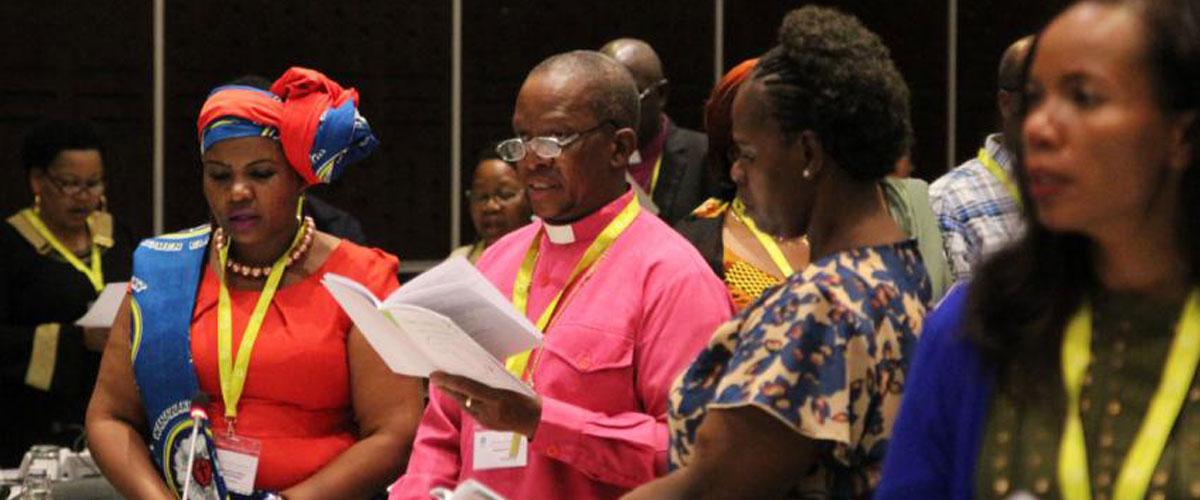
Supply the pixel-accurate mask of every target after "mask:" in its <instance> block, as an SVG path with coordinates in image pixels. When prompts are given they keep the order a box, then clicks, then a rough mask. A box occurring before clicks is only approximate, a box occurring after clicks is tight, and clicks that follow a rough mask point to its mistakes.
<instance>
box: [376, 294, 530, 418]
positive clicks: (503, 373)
mask: <svg viewBox="0 0 1200 500" xmlns="http://www.w3.org/2000/svg"><path fill="white" fill-rule="evenodd" d="M386 312H387V314H388V316H389V318H390V319H392V320H393V321H394V322H395V324H396V325H398V327H399V328H400V330H402V331H403V332H404V334H405V335H406V336H407V337H408V338H409V339H411V340H412V341H413V344H414V345H415V346H416V347H417V349H418V350H419V351H421V352H422V353H423V354H424V355H425V357H426V359H428V360H429V362H430V364H431V365H432V366H433V367H434V368H436V369H437V370H439V371H443V372H446V373H449V374H451V375H458V376H460V377H466V378H469V379H471V380H474V381H476V382H479V383H481V384H484V385H487V386H489V387H494V388H496V389H504V390H508V391H513V392H517V393H521V394H524V395H526V396H529V397H536V393H534V392H533V389H530V388H529V386H528V385H526V384H525V383H524V382H522V381H521V380H520V379H518V378H517V377H514V376H513V375H512V374H511V373H509V372H508V370H506V369H505V368H504V363H502V362H501V361H500V360H499V359H497V358H495V357H493V356H492V355H491V354H489V353H488V352H487V351H486V350H484V348H483V347H481V346H480V345H479V344H477V343H475V341H473V340H471V337H470V336H468V335H467V334H466V332H464V331H462V329H461V328H459V327H458V325H455V324H454V322H453V321H450V319H449V318H446V317H445V316H442V315H440V314H438V313H436V312H433V311H430V310H428V309H424V308H421V307H418V306H412V305H408V304H396V305H393V306H389V307H388V308H387V309H386ZM363 335H366V332H363ZM380 355H381V356H382V355H383V353H380ZM432 372H433V370H430V373H432ZM422 376H425V377H428V376H429V373H426V374H424V375H422Z"/></svg>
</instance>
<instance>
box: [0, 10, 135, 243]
mask: <svg viewBox="0 0 1200 500" xmlns="http://www.w3.org/2000/svg"><path fill="white" fill-rule="evenodd" d="M0 19H5V20H7V21H8V22H6V23H5V29H6V36H5V42H4V46H5V48H4V50H0V164H2V165H4V167H5V169H6V170H7V171H8V172H9V176H8V181H7V182H2V183H0V214H3V215H4V216H5V217H7V215H8V214H9V213H11V212H13V211H15V210H16V209H18V208H20V207H22V206H27V205H29V204H30V203H31V202H32V196H31V195H30V194H29V183H28V182H26V180H25V175H24V173H23V171H22V169H21V166H20V165H21V162H20V150H21V141H22V139H23V138H24V136H25V133H26V131H27V130H28V129H29V127H30V126H31V125H33V124H34V123H35V122H37V121H38V120H41V119H43V118H47V117H59V118H83V119H88V120H91V121H93V122H94V123H95V124H96V126H97V128H98V129H99V131H100V132H101V136H102V138H103V139H104V142H105V144H106V147H107V149H108V155H107V156H106V157H105V167H106V177H107V181H108V186H107V196H108V199H109V205H110V208H111V210H112V211H113V212H114V213H116V214H118V223H120V224H123V225H125V226H127V227H128V228H129V229H131V230H132V231H133V232H134V233H135V234H138V235H146V234H149V233H150V232H151V229H152V228H151V225H152V221H151V218H152V214H151V212H150V211H149V210H143V209H142V208H143V207H149V206H150V190H151V179H150V175H149V173H150V162H151V141H152V139H153V123H152V119H151V111H152V108H151V106H152V104H151V94H150V86H151V71H150V59H151V53H152V45H151V41H150V33H151V24H150V4H149V2H124V1H116V0H99V1H89V2H30V1H12V2H0Z"/></svg>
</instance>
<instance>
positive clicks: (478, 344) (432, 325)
mask: <svg viewBox="0 0 1200 500" xmlns="http://www.w3.org/2000/svg"><path fill="white" fill-rule="evenodd" d="M462 263H463V264H465V265H466V266H470V264H466V260H465V259H463V260H462ZM451 266H452V267H450V268H449V269H448V270H447V269H441V270H439V272H440V273H442V274H441V276H443V277H445V278H446V281H434V280H431V279H429V278H426V279H425V280H424V281H423V282H422V281H418V280H417V279H414V280H413V282H411V283H409V284H408V285H405V287H403V288H401V290H403V289H405V288H409V287H411V290H412V291H410V292H409V293H408V294H407V295H403V294H401V293H399V292H396V293H393V294H392V296H390V297H389V298H388V299H387V301H385V302H384V303H383V304H379V303H378V300H377V299H375V298H374V296H373V295H371V292H370V291H369V290H367V289H366V288H364V287H362V286H361V285H359V284H357V283H355V282H354V281H353V280H351V279H349V278H346V277H343V276H338V275H336V274H333V273H329V274H326V275H325V276H324V277H323V278H322V282H323V283H324V284H325V287H326V288H327V289H329V293H330V294H331V295H332V296H333V298H334V300H336V301H337V302H338V304H340V305H341V306H342V309H344V310H345V311H346V315H347V316H349V317H350V319H351V321H353V322H354V324H355V326H357V327H358V329H359V331H361V332H362V334H363V337H365V338H366V339H367V343H369V344H371V347H372V348H374V349H375V351H376V352H378V353H379V355H380V357H381V358H383V361H384V363H386V364H387V365H388V368H390V369H391V370H392V371H393V372H396V373H400V374H403V375H409V376H413V377H428V376H429V374H430V373H433V372H434V371H443V372H446V373H449V374H452V375H458V376H461V377H466V378H469V379H472V380H474V381H476V382H479V383H481V384H485V385H487V386H490V387H494V388H497V389H504V390H509V391H514V392H519V393H521V394H525V395H527V396H530V397H533V396H535V393H534V392H533V390H532V389H530V388H529V386H528V385H526V384H525V383H523V382H521V380H520V379H518V378H516V377H514V376H513V375H512V374H510V373H509V372H508V370H505V368H504V364H503V362H502V361H501V360H502V359H505V358H506V357H507V356H508V355H510V354H513V353H516V352H521V351H524V350H527V349H531V348H534V347H536V346H538V345H540V343H541V342H540V341H541V335H540V334H539V333H537V329H536V328H535V327H533V325H532V324H530V323H529V321H528V320H525V321H524V322H523V323H524V324H522V322H521V321H517V320H516V319H514V318H515V317H516V316H518V315H516V314H515V312H513V313H512V314H509V313H507V312H505V311H506V310H508V311H511V310H512V306H511V305H510V304H508V303H507V302H506V301H503V298H502V297H501V296H500V293H499V292H498V291H496V290H495V287H492V285H491V283H489V282H488V281H486V279H485V278H483V276H482V275H480V274H478V271H474V269H473V268H470V269H468V271H472V272H474V275H472V273H471V272H464V270H463V269H461V268H459V269H457V270H455V269H454V267H456V266H455V265H454V264H453V263H452V264H451ZM438 267H442V266H438ZM434 269H438V268H434ZM447 271H448V272H447ZM422 276H424V275H422ZM438 276H439V274H437V273H435V274H434V278H437V277H438ZM483 287H487V288H490V289H491V292H492V294H494V297H492V300H489V299H488V298H487V290H486V289H484V288H483ZM497 297H500V303H499V304H497V303H496V301H495V298H497ZM409 300H413V301H414V302H418V303H419V304H424V305H429V306H432V307H428V308H427V307H424V306H422V305H418V304H410V303H405V302H408V301H409ZM435 307H436V308H437V309H441V310H442V311H445V312H446V314H443V313H440V312H438V311H437V310H435V309H434V308H435ZM381 308H382V309H381ZM468 332H470V333H468ZM483 344H486V345H488V346H489V347H490V349H489V348H485V347H484V346H483Z"/></svg>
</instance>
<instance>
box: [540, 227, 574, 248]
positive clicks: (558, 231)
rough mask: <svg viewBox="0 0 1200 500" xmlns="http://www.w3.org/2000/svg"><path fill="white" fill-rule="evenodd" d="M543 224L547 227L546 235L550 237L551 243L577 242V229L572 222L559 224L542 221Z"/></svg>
mask: <svg viewBox="0 0 1200 500" xmlns="http://www.w3.org/2000/svg"><path fill="white" fill-rule="evenodd" d="M542 226H543V227H545V228H546V237H547V238H550V243H554V244H555V245H566V244H568V243H575V230H574V229H572V228H571V225H570V224H566V225H563V226H557V225H554V224H551V223H549V222H546V221H542Z"/></svg>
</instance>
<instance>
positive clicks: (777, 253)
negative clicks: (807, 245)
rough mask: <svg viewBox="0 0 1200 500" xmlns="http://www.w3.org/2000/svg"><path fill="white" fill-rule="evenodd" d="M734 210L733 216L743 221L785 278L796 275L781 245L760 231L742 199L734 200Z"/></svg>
mask: <svg viewBox="0 0 1200 500" xmlns="http://www.w3.org/2000/svg"><path fill="white" fill-rule="evenodd" d="M732 208H733V216H734V217H737V220H739V221H741V222H742V225H744V226H746V229H749V230H750V234H753V235H754V239H756V240H758V242H759V243H760V244H762V246H763V248H765V249H766V250H767V255H770V256H771V261H772V262H774V263H775V266H776V267H778V268H779V271H780V272H782V273H783V277H784V278H787V277H788V276H791V275H792V274H794V273H795V272H796V271H795V269H792V263H791V262H788V260H787V256H785V255H783V249H782V248H780V247H779V243H776V242H775V238H772V237H771V235H769V234H767V233H764V232H763V231H762V230H761V229H759V228H758V225H757V224H755V223H754V219H751V218H750V216H749V215H747V214H746V204H745V203H742V199H741V198H734V200H733V205H732Z"/></svg>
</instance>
